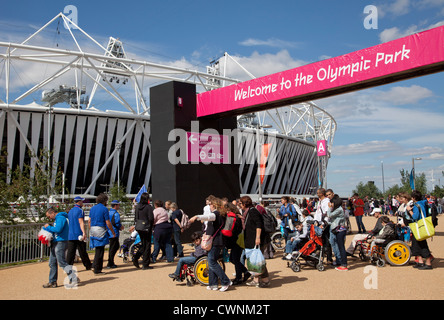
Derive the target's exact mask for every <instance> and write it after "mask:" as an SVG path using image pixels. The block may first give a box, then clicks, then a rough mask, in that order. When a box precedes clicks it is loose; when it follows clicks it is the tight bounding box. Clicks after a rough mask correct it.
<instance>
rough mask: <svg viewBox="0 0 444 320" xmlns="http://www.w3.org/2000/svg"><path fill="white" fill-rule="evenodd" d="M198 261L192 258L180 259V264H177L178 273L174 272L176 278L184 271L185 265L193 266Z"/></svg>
mask: <svg viewBox="0 0 444 320" xmlns="http://www.w3.org/2000/svg"><path fill="white" fill-rule="evenodd" d="M196 260H197V259H196V257H192V256H189V257H183V258H180V259H179V262H178V263H177V267H176V271H175V272H174V274H175V275H176V276H179V275H180V269H182V266H183V265H184V264H193V263H195V262H196Z"/></svg>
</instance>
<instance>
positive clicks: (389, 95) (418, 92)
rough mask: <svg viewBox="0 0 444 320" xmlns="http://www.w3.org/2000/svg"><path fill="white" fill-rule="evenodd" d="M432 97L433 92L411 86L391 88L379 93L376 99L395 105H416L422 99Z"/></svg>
mask: <svg viewBox="0 0 444 320" xmlns="http://www.w3.org/2000/svg"><path fill="white" fill-rule="evenodd" d="M432 96H433V92H432V91H431V90H429V89H427V88H424V87H421V86H418V85H411V86H410V87H399V86H398V87H393V88H391V89H390V90H389V91H386V92H381V93H379V94H378V95H377V99H378V100H381V101H387V102H390V103H393V104H395V105H405V104H412V103H413V104H414V103H418V102H419V101H420V100H422V99H426V98H429V97H432Z"/></svg>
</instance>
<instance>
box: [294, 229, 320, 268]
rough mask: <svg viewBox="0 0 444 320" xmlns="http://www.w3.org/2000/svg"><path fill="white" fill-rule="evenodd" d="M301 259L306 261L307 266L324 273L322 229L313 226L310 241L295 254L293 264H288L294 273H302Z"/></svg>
mask: <svg viewBox="0 0 444 320" xmlns="http://www.w3.org/2000/svg"><path fill="white" fill-rule="evenodd" d="M301 259H303V260H305V262H306V264H307V265H309V266H312V267H315V268H316V269H318V271H324V270H325V266H324V250H323V246H322V229H321V228H319V227H318V226H316V225H315V224H312V225H311V227H310V236H309V240H308V241H307V242H306V243H305V245H304V246H303V247H302V248H301V249H300V250H299V252H297V253H296V254H293V256H292V258H291V262H287V267H289V268H291V270H293V271H294V272H299V271H301Z"/></svg>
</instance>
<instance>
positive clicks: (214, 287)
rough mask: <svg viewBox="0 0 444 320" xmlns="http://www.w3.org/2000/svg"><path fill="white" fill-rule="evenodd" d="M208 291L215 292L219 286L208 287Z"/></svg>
mask: <svg viewBox="0 0 444 320" xmlns="http://www.w3.org/2000/svg"><path fill="white" fill-rule="evenodd" d="M207 290H214V291H216V290H217V286H207ZM225 290H226V289H225Z"/></svg>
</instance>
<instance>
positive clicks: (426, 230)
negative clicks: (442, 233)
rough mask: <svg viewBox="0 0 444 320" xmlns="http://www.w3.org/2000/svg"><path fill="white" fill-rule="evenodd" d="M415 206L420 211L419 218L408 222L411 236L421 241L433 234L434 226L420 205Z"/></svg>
mask: <svg viewBox="0 0 444 320" xmlns="http://www.w3.org/2000/svg"><path fill="white" fill-rule="evenodd" d="M415 207H417V208H418V210H419V212H420V213H421V219H419V220H418V221H416V222H412V223H410V224H409V227H410V230H412V233H413V236H414V237H415V239H416V240H417V241H423V240H426V239H428V238H431V237H433V236H434V235H435V228H434V227H433V222H432V217H425V216H424V212H422V209H421V206H419V205H417V204H415Z"/></svg>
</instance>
